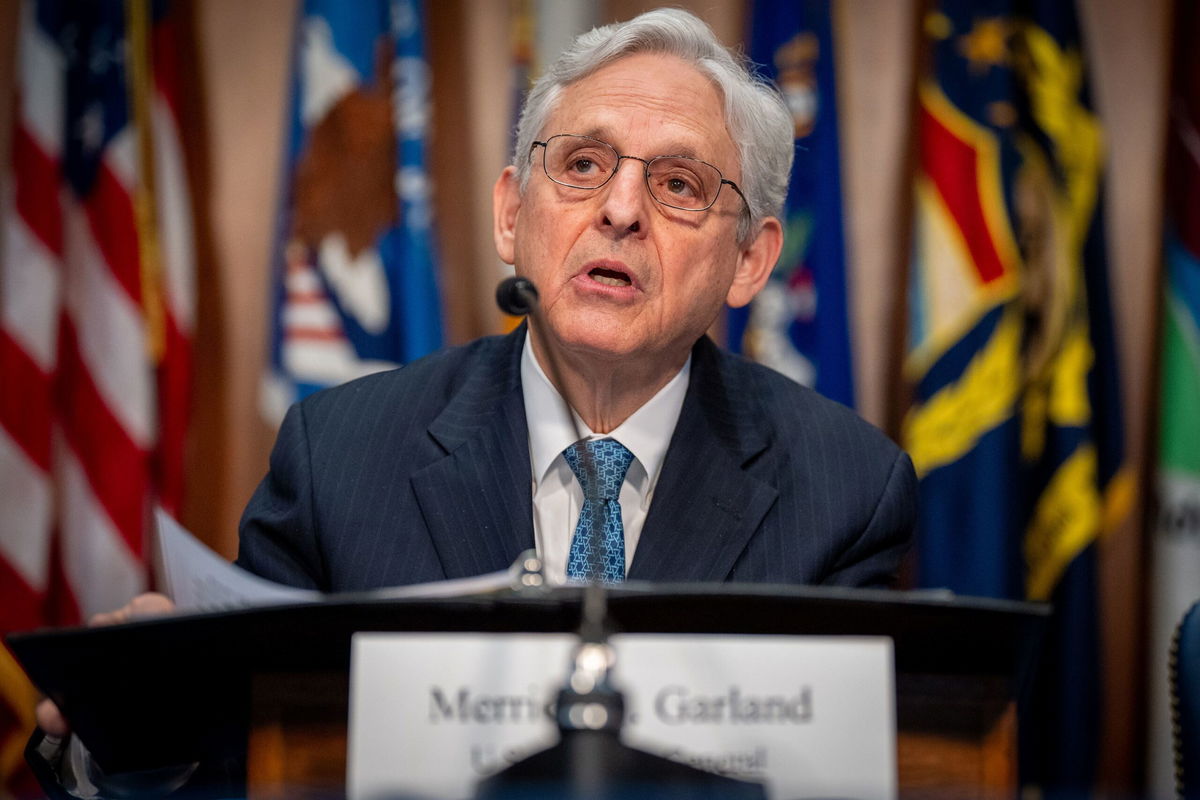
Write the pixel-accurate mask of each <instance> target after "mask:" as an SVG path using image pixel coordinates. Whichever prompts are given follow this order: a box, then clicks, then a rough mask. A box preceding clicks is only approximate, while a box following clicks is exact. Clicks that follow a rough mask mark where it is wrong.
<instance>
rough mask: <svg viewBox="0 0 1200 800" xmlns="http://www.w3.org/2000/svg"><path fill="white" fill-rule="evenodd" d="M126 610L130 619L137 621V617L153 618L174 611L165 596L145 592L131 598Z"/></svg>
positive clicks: (169, 600)
mask: <svg viewBox="0 0 1200 800" xmlns="http://www.w3.org/2000/svg"><path fill="white" fill-rule="evenodd" d="M126 608H127V609H129V617H130V619H137V618H138V617H154V616H158V615H160V614H169V613H171V612H172V611H174V610H175V604H174V603H173V602H171V598H169V597H167V596H166V595H165V594H159V593H158V592H147V593H146V594H139V595H138V596H137V597H135V598H133V600H131V601H130V603H129V605H128V606H126Z"/></svg>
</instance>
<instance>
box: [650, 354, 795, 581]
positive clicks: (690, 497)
mask: <svg viewBox="0 0 1200 800" xmlns="http://www.w3.org/2000/svg"><path fill="white" fill-rule="evenodd" d="M726 358H728V357H725V356H722V355H721V354H720V352H719V351H718V350H717V348H716V346H715V345H713V343H712V342H711V341H709V340H708V339H707V338H705V339H701V340H700V342H699V343H697V345H696V348H695V349H694V350H693V353H692V377H691V382H690V384H689V386H688V393H687V397H686V398H685V399H684V404H683V409H682V411H681V412H680V415H679V422H678V424H677V425H676V426H675V433H674V435H673V436H672V437H671V445H670V448H669V449H668V451H667V457H666V460H665V461H664V463H663V471H662V474H661V475H660V476H659V480H658V485H657V487H656V488H655V491H654V498H653V500H652V502H651V504H650V513H649V514H648V515H647V517H646V523H645V525H644V527H643V528H642V535H641V537H640V538H639V540H638V545H637V550H636V552H635V553H634V559H633V563H632V564H631V565H630V569H629V578H630V579H631V580H655V581H722V580H725V579H726V578H727V577H728V576H729V573H730V571H731V570H732V569H733V565H734V563H735V562H736V561H737V558H738V556H739V555H740V554H741V553H742V551H743V550H744V549H745V547H746V543H747V542H748V541H749V540H750V537H751V536H753V534H754V532H755V531H756V530H757V529H758V527H759V525H760V524H761V522H762V519H763V516H764V515H765V514H766V513H767V511H768V510H769V509H770V508H771V506H772V505H774V503H775V501H776V500H777V499H778V496H779V494H778V492H777V491H776V489H775V488H774V487H772V486H770V485H768V484H766V483H763V482H762V481H760V480H758V479H757V478H755V477H753V476H752V475H750V474H749V473H747V472H746V471H745V470H744V469H743V466H744V465H745V464H746V463H748V462H749V461H750V460H751V459H752V458H754V457H755V456H757V455H758V454H760V453H761V452H762V451H763V450H764V449H766V447H767V446H768V444H769V442H768V439H767V433H766V431H765V429H764V428H763V427H762V426H761V425H759V424H757V422H756V417H755V413H756V412H755V411H754V409H752V408H749V407H748V405H749V398H747V397H746V396H745V394H744V393H745V392H747V391H749V387H747V386H738V382H736V381H733V380H730V379H729V376H727V375H726V374H725V368H726V365H725V363H723V359H726Z"/></svg>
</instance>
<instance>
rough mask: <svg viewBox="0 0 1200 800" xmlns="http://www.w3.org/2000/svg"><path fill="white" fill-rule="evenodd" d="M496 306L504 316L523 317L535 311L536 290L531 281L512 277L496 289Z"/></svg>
mask: <svg viewBox="0 0 1200 800" xmlns="http://www.w3.org/2000/svg"><path fill="white" fill-rule="evenodd" d="M496 305H498V306H500V310H501V311H503V312H504V313H505V314H511V315H512V316H514V317H523V316H525V315H527V314H529V313H531V312H533V311H536V310H537V306H538V290H537V287H536V286H534V285H533V281H531V280H529V279H528V278H522V277H520V276H519V275H514V276H512V277H511V278H505V279H504V280H502V281H500V285H499V286H497V287H496Z"/></svg>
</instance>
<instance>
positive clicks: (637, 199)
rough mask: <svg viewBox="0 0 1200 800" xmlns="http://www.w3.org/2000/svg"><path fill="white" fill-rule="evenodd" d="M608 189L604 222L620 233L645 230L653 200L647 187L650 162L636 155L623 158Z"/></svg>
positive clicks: (606, 190) (602, 210)
mask: <svg viewBox="0 0 1200 800" xmlns="http://www.w3.org/2000/svg"><path fill="white" fill-rule="evenodd" d="M604 189H605V192H606V194H605V197H604V205H603V208H602V209H601V212H602V213H603V215H604V220H603V222H604V224H605V225H611V226H612V227H613V229H614V230H615V231H616V232H617V233H618V234H624V233H627V232H628V233H638V232H639V231H641V230H642V227H643V222H644V220H643V217H644V216H645V214H646V213H647V208H648V204H649V203H651V202H653V201H652V200H651V199H650V196H649V193H648V192H647V189H646V165H645V164H643V163H642V162H641V161H639V160H638V159H636V158H632V157H628V156H624V157H622V158H621V160H620V161H618V162H617V168H616V174H614V175H613V176H612V178H611V179H609V181H608V185H607V186H605V187H604Z"/></svg>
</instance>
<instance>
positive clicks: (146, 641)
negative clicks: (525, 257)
mask: <svg viewBox="0 0 1200 800" xmlns="http://www.w3.org/2000/svg"><path fill="white" fill-rule="evenodd" d="M581 597H582V592H581V590H579V589H576V588H569V587H568V588H560V589H553V590H542V591H536V590H535V591H532V592H519V591H514V592H511V593H501V594H495V595H486V596H475V597H462V598H453V599H435V600H380V599H375V598H373V597H371V596H370V595H361V596H356V595H345V596H336V597H333V598H331V600H330V601H328V602H322V603H316V604H304V605H288V606H272V607H263V608H253V609H245V610H236V611H229V612H224V613H207V614H191V615H179V616H171V617H163V618H156V619H148V620H142V621H137V622H132V623H128V624H125V625H120V626H115V627H110V628H75V629H64V630H51V631H37V632H32V633H24V634H14V635H11V636H10V637H9V638H8V642H9V646H10V648H11V649H12V651H13V653H14V654H15V655H16V657H17V658H18V660H19V661H20V662H21V664H22V665H23V666H24V667H25V669H26V671H27V672H28V673H29V675H30V677H31V678H32V679H33V681H34V683H35V684H36V685H37V686H38V687H39V688H40V689H41V690H42V691H43V692H44V693H45V694H46V695H47V696H49V697H51V698H53V699H54V700H55V702H57V703H58V704H59V706H60V707H61V708H62V709H63V711H64V713H65V714H66V716H67V718H68V719H69V720H71V722H72V724H73V726H74V728H75V731H76V733H77V734H78V735H79V736H80V737H81V738H82V739H83V741H84V743H85V744H87V745H88V747H89V749H91V751H92V753H93V756H94V757H95V758H96V760H97V761H98V762H99V763H100V764H101V765H102V766H103V767H104V768H105V769H106V770H108V771H110V772H123V771H128V770H138V769H147V768H151V767H158V766H163V765H166V764H187V763H191V762H195V761H201V762H206V761H207V762H214V761H222V760H228V759H231V758H232V759H243V758H244V759H245V764H246V784H247V786H246V788H247V796H248V797H249V798H280V799H282V798H288V799H289V800H297V798H310V797H311V798H318V797H319V798H331V797H340V796H342V795H343V794H344V786H345V783H344V781H345V767H346V735H347V731H346V720H347V712H348V697H349V693H348V687H349V679H348V675H349V666H350V663H349V662H350V638H351V636H352V635H353V634H354V633H355V632H358V631H377V632H378V631H422V632H435V631H453V632H493V633H503V632H509V633H518V632H520V633H537V632H552V633H562V632H572V631H574V630H575V629H576V628H577V626H578V621H579V615H580V603H581ZM609 612H610V615H611V617H612V620H613V623H614V625H615V627H616V629H617V630H620V631H621V632H625V633H704V634H775V635H781V634H782V635H820V636H889V637H891V638H892V640H893V642H894V652H895V659H896V693H897V697H896V719H897V748H898V752H897V763H898V770H899V787H900V796H901V797H902V798H1012V797H1014V796H1015V795H1016V794H1017V774H1016V746H1017V743H1016V733H1017V724H1018V720H1017V712H1016V699H1017V697H1018V695H1019V693H1020V691H1021V687H1022V685H1023V683H1024V682H1025V680H1026V678H1027V677H1028V676H1029V674H1030V672H1031V670H1032V669H1033V665H1034V661H1035V658H1036V651H1037V648H1038V642H1039V638H1040V635H1041V631H1042V629H1043V627H1044V625H1045V620H1046V617H1047V615H1048V609H1047V607H1045V606H1041V605H1036V604H1029V603H1019V602H1012V601H998V600H986V599H980V598H963V597H954V596H951V595H949V594H948V593H926V592H910V593H897V592H884V591H868V590H849V589H831V588H828V589H827V588H817V587H795V586H769V585H737V584H727V585H721V584H711V585H709V584H681V585H663V584H656V585H653V586H651V585H638V584H634V583H630V584H626V585H623V586H622V587H621V588H617V589H613V590H612V591H611V593H610V597H609ZM148 731H149V732H153V733H152V735H147V732H148Z"/></svg>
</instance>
